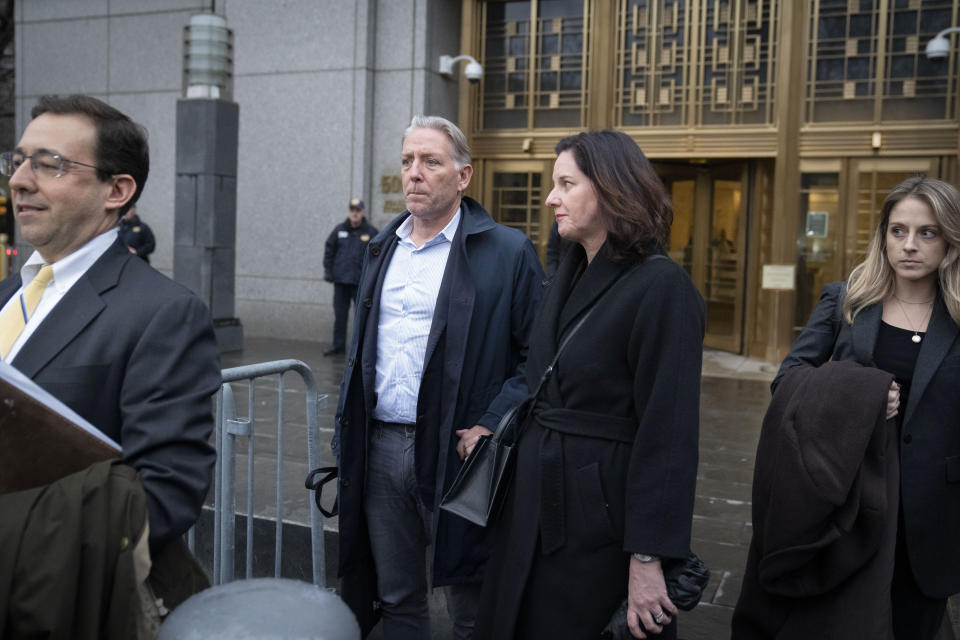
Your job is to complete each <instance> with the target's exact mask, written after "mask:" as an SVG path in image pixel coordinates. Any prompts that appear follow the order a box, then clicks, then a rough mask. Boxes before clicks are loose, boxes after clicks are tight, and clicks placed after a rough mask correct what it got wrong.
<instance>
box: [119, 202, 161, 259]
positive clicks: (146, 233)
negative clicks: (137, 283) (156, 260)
mask: <svg viewBox="0 0 960 640" xmlns="http://www.w3.org/2000/svg"><path fill="white" fill-rule="evenodd" d="M120 241H121V242H123V244H125V245H127V249H129V250H130V253H135V254H137V256H139V257H140V258H143V259H144V260H146V261H147V263H148V264H149V262H150V254H151V253H153V250H154V248H156V246H157V243H156V241H155V240H154V238H153V231H151V229H150V227H148V226H147V223H146V222H144V221H143V220H141V219H140V216H138V215H137V207H136V205H134V206H132V207H130V210H129V211H127V213H126V214H124V216H123V217H122V218H120Z"/></svg>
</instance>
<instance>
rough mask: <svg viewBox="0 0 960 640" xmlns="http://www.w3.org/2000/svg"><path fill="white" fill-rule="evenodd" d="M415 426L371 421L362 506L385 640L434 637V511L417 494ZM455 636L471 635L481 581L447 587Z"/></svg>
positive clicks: (413, 639)
mask: <svg viewBox="0 0 960 640" xmlns="http://www.w3.org/2000/svg"><path fill="white" fill-rule="evenodd" d="M415 433H416V428H415V427H414V426H413V425H406V426H403V425H389V426H388V425H384V423H380V422H376V421H374V422H373V423H372V424H371V430H370V443H369V446H368V448H367V485H366V488H365V489H364V498H363V509H364V514H365V515H366V517H367V526H368V528H369V530H370V547H371V550H372V551H373V560H374V564H375V565H376V568H377V590H378V592H379V595H380V600H381V601H382V603H383V618H382V624H383V637H384V638H385V640H397V639H402V640H429V639H430V612H429V610H428V607H427V563H426V548H427V544H428V542H429V537H430V536H429V533H428V532H429V530H430V518H431V513H430V512H429V511H428V510H427V509H426V508H425V507H424V506H423V503H422V502H420V499H419V498H418V497H417V479H416V473H415V471H414V467H413V444H414V435H415ZM444 596H445V597H446V601H447V612H448V613H449V614H450V618H451V619H452V620H453V624H454V629H453V634H454V638H457V639H458V640H459V639H466V638H470V637H471V635H472V633H473V621H474V617H475V615H476V612H477V606H478V605H479V603H480V585H479V584H464V585H451V586H447V587H444Z"/></svg>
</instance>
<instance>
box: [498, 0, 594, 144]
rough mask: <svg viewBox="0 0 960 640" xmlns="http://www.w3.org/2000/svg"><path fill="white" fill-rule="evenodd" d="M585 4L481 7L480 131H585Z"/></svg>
mask: <svg viewBox="0 0 960 640" xmlns="http://www.w3.org/2000/svg"><path fill="white" fill-rule="evenodd" d="M588 5H589V2H588V0H536V1H506V2H503V1H499V2H493V1H491V2H486V3H484V4H483V13H482V29H483V38H482V47H483V50H482V52H481V56H480V57H481V63H482V64H483V66H484V70H485V72H484V80H483V87H482V100H481V113H480V122H481V128H484V129H518V128H528V127H538V128H543V127H580V126H583V124H584V122H585V114H586V109H587V106H588V104H587V88H588V74H587V67H588V63H589V58H588V51H589V46H588V41H587V34H588V33H589V30H588V28H587V15H588V10H589V6H588ZM531 25H533V28H531Z"/></svg>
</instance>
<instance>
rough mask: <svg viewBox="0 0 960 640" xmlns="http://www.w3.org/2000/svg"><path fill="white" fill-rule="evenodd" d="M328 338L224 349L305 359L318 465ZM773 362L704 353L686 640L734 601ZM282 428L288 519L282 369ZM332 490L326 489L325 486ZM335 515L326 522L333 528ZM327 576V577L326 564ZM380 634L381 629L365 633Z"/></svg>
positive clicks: (292, 493) (334, 372)
mask: <svg viewBox="0 0 960 640" xmlns="http://www.w3.org/2000/svg"><path fill="white" fill-rule="evenodd" d="M325 347H326V343H319V342H302V341H292V340H278V339H265V338H247V339H246V340H245V342H244V349H243V351H240V352H235V353H229V354H224V356H223V367H224V368H228V367H236V366H241V365H247V364H253V363H258V362H265V361H271V360H280V359H287V358H293V359H297V360H300V361H302V362H304V363H306V364H307V365H308V366H309V367H310V369H311V370H312V371H313V374H314V376H315V379H316V383H317V387H318V390H319V392H320V393H321V394H326V395H327V396H328V400H327V402H326V404H325V406H323V403H321V410H320V412H319V429H320V438H319V440H320V442H319V451H318V454H319V457H320V463H321V465H328V464H333V458H332V455H331V454H330V449H329V442H330V437H331V435H332V431H333V416H334V414H335V412H336V399H337V394H338V388H339V383H340V375H341V372H342V368H343V363H344V358H343V356H334V357H330V358H324V357H323V355H322V352H323V349H324V348H325ZM774 373H775V367H773V366H772V365H770V364H768V363H764V362H761V361H757V360H750V359H747V358H743V357H740V356H735V355H731V354H726V353H723V352H719V351H711V350H707V351H706V352H705V354H704V377H703V379H702V393H701V426H700V464H699V469H698V480H697V496H696V502H695V506H694V516H693V543H692V546H693V550H694V551H695V552H697V553H698V554H699V555H700V556H701V557H702V558H703V559H704V561H705V562H706V563H707V565H708V566H709V567H710V570H711V579H710V584H709V586H708V588H707V590H706V592H705V594H704V598H703V601H702V602H701V603H700V605H699V606H698V607H697V608H696V609H694V610H693V611H691V612H687V613H682V614H681V616H680V621H679V624H680V627H679V636H680V638H682V639H685V640H715V639H717V638H728V637H729V628H730V619H731V616H732V614H733V606H734V605H735V603H736V599H737V596H738V594H739V592H740V585H741V581H742V576H743V568H744V565H745V563H746V556H747V548H748V546H749V544H750V535H751V525H750V492H751V482H752V478H753V460H754V454H755V450H756V445H757V439H758V437H759V433H760V424H761V421H762V418H763V413H764V412H765V410H766V407H767V404H768V402H769V399H770V392H769V383H770V380H771V379H772V378H773V375H774ZM277 380H278V376H272V377H270V378H266V379H261V380H259V381H258V382H257V383H256V384H255V385H254V415H255V418H256V421H257V428H256V432H255V433H256V435H255V436H254V443H253V448H254V460H255V467H256V472H255V473H256V474H257V475H256V481H255V482H254V486H255V489H254V511H255V512H256V513H258V514H262V515H265V516H269V517H272V516H273V515H274V509H275V504H276V499H275V494H274V486H275V484H276V481H275V479H274V478H275V466H276V454H275V451H276V443H277V435H276V433H275V429H276V423H277V402H276V393H277V386H278V384H277ZM235 394H236V395H235V397H236V400H237V404H238V407H239V409H238V412H239V413H240V415H241V416H242V415H245V413H246V408H245V407H246V403H247V398H248V390H247V388H246V385H245V384H237V385H235ZM283 394H284V419H283V423H284V433H283V438H282V441H283V443H284V452H283V455H282V459H283V460H284V462H285V467H286V468H285V470H284V472H283V475H282V479H281V482H280V484H281V486H282V487H283V491H282V498H281V502H282V504H283V505H284V515H283V518H284V520H286V521H293V522H301V523H303V522H307V521H308V518H307V513H308V511H307V505H308V502H307V499H308V497H307V496H306V494H305V492H304V491H303V489H302V486H303V485H302V482H303V477H304V475H305V473H306V471H307V464H306V463H307V458H306V453H305V449H304V442H305V434H306V427H305V417H304V416H305V413H306V412H305V399H306V396H305V393H304V385H303V383H302V382H301V381H300V379H299V378H298V376H297V375H296V374H290V373H288V374H286V375H285V376H284V392H283ZM237 468H238V504H241V505H244V504H245V500H246V497H245V492H244V491H243V486H244V482H243V479H244V478H245V473H246V455H245V453H244V454H241V455H240V456H238V464H237ZM331 495H332V494H331ZM336 525H337V523H336V519H335V518H334V519H330V520H328V521H326V522H325V523H324V527H325V529H327V530H328V531H329V530H332V529H335V528H336ZM328 582H329V583H331V584H333V583H334V572H333V570H332V568H331V569H330V570H329V576H328ZM431 609H432V610H433V612H434V618H435V619H436V620H437V624H436V628H435V629H434V634H433V635H434V637H435V638H446V637H450V636H449V621H448V620H447V619H446V617H445V615H444V608H443V605H442V598H440V597H439V596H435V597H433V598H431ZM370 637H371V638H377V637H379V633H378V630H375V631H374V633H373V634H372V635H371V636H370Z"/></svg>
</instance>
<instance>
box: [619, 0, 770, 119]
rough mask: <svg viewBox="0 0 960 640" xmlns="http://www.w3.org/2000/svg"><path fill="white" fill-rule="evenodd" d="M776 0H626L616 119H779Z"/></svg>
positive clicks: (622, 1) (621, 25)
mask: <svg viewBox="0 0 960 640" xmlns="http://www.w3.org/2000/svg"><path fill="white" fill-rule="evenodd" d="M779 7H780V3H779V2H778V1H777V0H730V1H729V2H728V1H721V0H692V1H687V2H684V1H683V0H620V3H619V13H618V33H617V37H618V41H617V93H616V119H617V122H616V124H617V126H623V127H630V126H657V125H661V126H697V125H730V124H751V125H758V124H759V125H764V124H773V105H774V102H773V92H774V86H775V85H774V67H773V61H774V56H775V52H776V37H775V36H776V31H777V28H778V19H779Z"/></svg>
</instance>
